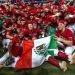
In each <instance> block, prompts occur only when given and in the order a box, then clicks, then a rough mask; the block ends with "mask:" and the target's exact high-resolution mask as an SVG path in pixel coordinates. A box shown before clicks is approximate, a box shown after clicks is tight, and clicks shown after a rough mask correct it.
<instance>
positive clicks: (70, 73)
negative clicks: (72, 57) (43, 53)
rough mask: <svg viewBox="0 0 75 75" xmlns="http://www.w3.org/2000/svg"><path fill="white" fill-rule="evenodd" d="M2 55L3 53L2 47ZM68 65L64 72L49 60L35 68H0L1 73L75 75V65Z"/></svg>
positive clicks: (4, 74)
mask: <svg viewBox="0 0 75 75" xmlns="http://www.w3.org/2000/svg"><path fill="white" fill-rule="evenodd" d="M0 55H1V56H2V55H3V51H2V50H1V49H0ZM67 66H68V70H67V71H66V72H63V71H62V70H60V69H58V68H56V67H54V66H52V65H50V64H49V63H48V62H44V64H42V65H41V66H39V67H37V68H33V69H24V70H16V69H13V68H2V69H0V75H75V65H69V64H67Z"/></svg>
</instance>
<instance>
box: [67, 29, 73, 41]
mask: <svg viewBox="0 0 75 75" xmlns="http://www.w3.org/2000/svg"><path fill="white" fill-rule="evenodd" d="M67 40H72V41H73V33H72V31H71V30H69V31H68V32H67Z"/></svg>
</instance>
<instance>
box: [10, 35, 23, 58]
mask: <svg viewBox="0 0 75 75" xmlns="http://www.w3.org/2000/svg"><path fill="white" fill-rule="evenodd" d="M11 43H13V46H12V50H11V54H12V55H13V56H15V57H17V56H20V55H21V54H22V50H23V47H22V40H20V39H19V38H18V36H16V37H14V38H13V39H12V40H11Z"/></svg>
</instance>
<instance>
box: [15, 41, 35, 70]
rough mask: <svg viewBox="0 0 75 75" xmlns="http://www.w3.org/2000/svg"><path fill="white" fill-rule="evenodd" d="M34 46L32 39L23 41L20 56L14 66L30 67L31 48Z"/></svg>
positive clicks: (20, 67)
mask: <svg viewBox="0 0 75 75" xmlns="http://www.w3.org/2000/svg"><path fill="white" fill-rule="evenodd" d="M33 46H34V43H33V41H31V40H28V41H24V42H23V53H22V56H21V58H20V59H19V60H18V62H17V63H16V68H18V69H23V68H32V48H33Z"/></svg>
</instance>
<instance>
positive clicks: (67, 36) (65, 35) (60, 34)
mask: <svg viewBox="0 0 75 75" xmlns="http://www.w3.org/2000/svg"><path fill="white" fill-rule="evenodd" d="M56 36H58V37H61V38H63V39H65V40H71V41H73V42H74V36H73V33H72V31H71V30H70V29H67V28H66V29H65V31H64V32H61V31H60V30H58V31H57V33H56ZM64 45H65V44H64ZM73 45H74V43H73Z"/></svg>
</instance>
